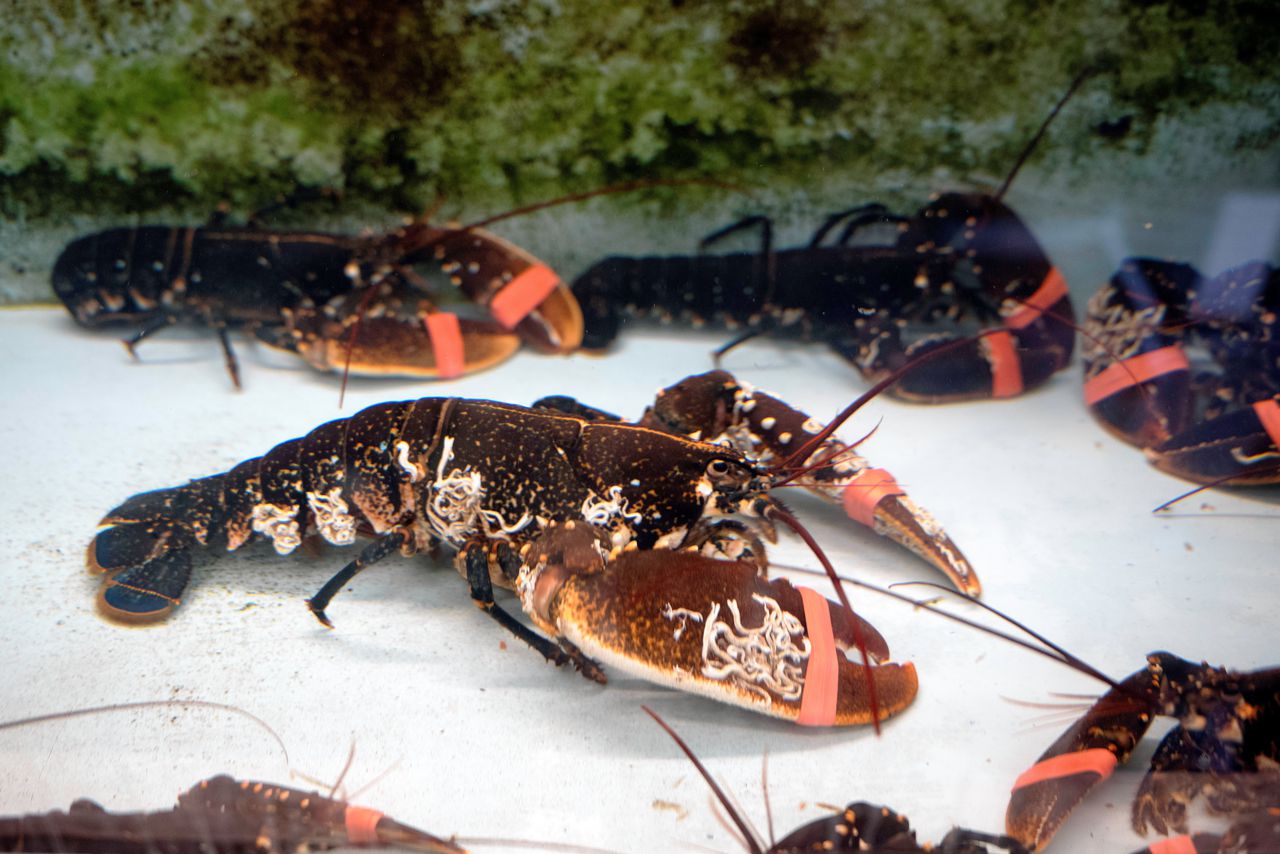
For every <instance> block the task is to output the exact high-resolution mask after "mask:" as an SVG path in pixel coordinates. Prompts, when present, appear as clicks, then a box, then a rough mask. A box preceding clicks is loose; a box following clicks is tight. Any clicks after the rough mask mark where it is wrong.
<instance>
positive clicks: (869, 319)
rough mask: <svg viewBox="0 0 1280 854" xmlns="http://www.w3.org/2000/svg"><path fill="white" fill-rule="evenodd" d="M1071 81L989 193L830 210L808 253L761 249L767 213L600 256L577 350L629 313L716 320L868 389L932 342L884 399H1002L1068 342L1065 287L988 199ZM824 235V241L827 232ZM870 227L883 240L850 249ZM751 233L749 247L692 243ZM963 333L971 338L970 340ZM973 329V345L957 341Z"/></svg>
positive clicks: (585, 283)
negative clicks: (814, 349)
mask: <svg viewBox="0 0 1280 854" xmlns="http://www.w3.org/2000/svg"><path fill="white" fill-rule="evenodd" d="M1092 73H1093V70H1092V69H1089V70H1086V71H1084V72H1082V73H1081V74H1079V75H1078V76H1077V77H1076V78H1075V80H1074V81H1073V82H1072V83H1071V86H1070V87H1069V88H1068V90H1067V92H1066V93H1065V94H1064V95H1063V96H1062V97H1061V99H1060V100H1059V101H1058V102H1057V103H1056V104H1055V105H1054V107H1053V109H1052V110H1051V111H1050V112H1049V115H1048V116H1047V117H1046V118H1045V120H1044V122H1043V123H1042V124H1041V126H1040V128H1039V129H1038V131H1037V132H1036V134H1035V135H1034V136H1033V137H1032V139H1031V140H1030V142H1029V143H1028V144H1027V146H1026V147H1025V148H1024V149H1023V151H1022V153H1021V154H1020V155H1019V157H1018V159H1017V161H1016V162H1015V164H1014V166H1013V168H1012V169H1011V170H1010V172H1009V174H1008V176H1006V178H1005V180H1004V183H1003V184H1002V185H1001V187H1000V189H999V190H998V191H997V193H996V194H995V195H987V194H982V193H945V194H942V195H940V196H937V197H936V198H934V199H932V200H931V201H930V202H929V203H928V204H926V205H925V206H924V207H922V208H921V209H920V210H918V211H916V212H915V213H914V214H912V215H910V216H906V215H902V214H895V213H892V212H890V211H889V210H888V208H886V207H885V206H884V205H881V204H868V205H863V206H860V207H854V208H850V209H848V210H844V211H840V212H838V213H835V214H832V215H831V216H829V217H828V218H827V220H826V221H825V222H824V223H823V224H822V226H821V227H819V228H818V230H817V231H815V232H814V234H813V236H812V237H811V238H810V240H809V243H808V245H807V246H805V247H802V248H792V249H781V250H775V249H774V246H773V225H772V222H771V221H770V220H769V218H768V217H765V216H762V215H755V216H749V217H746V218H744V219H741V220H739V221H738V222H736V223H733V224H731V225H728V226H726V227H724V228H722V229H720V230H719V231H716V232H713V233H712V234H710V235H708V236H707V237H706V238H704V239H703V240H702V241H701V243H700V244H699V250H700V252H699V254H698V255H692V256H690V255H677V256H649V257H640V258H631V257H623V256H611V257H607V258H605V259H603V260H601V261H599V262H597V263H596V264H595V265H593V266H592V267H590V268H588V269H587V270H586V271H585V272H583V273H582V274H581V275H579V276H578V277H577V278H576V279H574V282H573V285H572V288H573V293H574V294H575V295H576V296H577V298H578V301H579V303H580V304H581V306H582V311H583V322H584V330H583V339H582V344H583V346H584V347H586V348H589V349H602V348H605V347H607V346H608V345H609V344H610V343H611V342H612V341H613V340H614V338H616V337H617V334H618V331H619V329H620V327H621V326H622V324H623V322H624V321H625V320H626V319H627V318H629V317H642V316H656V317H657V318H658V319H659V320H663V321H671V320H675V319H680V320H682V321H685V322H687V323H690V324H692V325H694V326H702V325H705V324H707V323H717V324H722V325H724V326H727V327H729V328H731V329H737V328H745V332H743V333H742V334H741V335H739V336H738V337H737V338H735V339H734V340H732V341H730V342H729V343H728V344H726V345H725V346H724V347H722V348H720V350H719V351H718V352H717V356H719V355H723V354H724V353H726V352H728V350H730V349H731V348H733V347H736V346H737V345H738V344H741V343H742V342H744V341H746V340H748V339H750V338H753V337H755V336H758V335H763V334H791V335H798V336H799V337H801V338H805V339H810V340H818V341H824V342H826V343H827V344H828V345H829V346H830V347H831V348H832V349H833V350H834V351H835V352H836V353H837V354H839V355H840V356H841V357H843V358H844V359H846V360H847V361H848V362H850V364H852V365H853V367H854V368H855V369H857V370H858V372H859V373H861V374H862V375H863V376H864V377H865V378H867V379H868V380H869V381H872V382H879V381H881V380H882V379H884V378H885V377H887V376H893V375H895V374H896V373H897V372H898V371H899V369H901V368H902V367H903V366H905V365H908V364H911V363H913V362H914V361H915V360H917V359H918V358H919V357H921V356H924V355H927V354H929V353H931V352H936V351H937V350H939V349H942V348H950V349H952V350H954V353H953V355H952V357H951V358H949V359H946V360H932V361H930V362H929V363H928V364H926V365H921V366H919V367H918V368H916V369H914V370H912V371H910V372H908V373H906V374H905V375H904V376H903V377H902V379H901V380H900V381H899V382H897V383H896V384H894V385H892V386H890V387H889V389H888V391H889V393H890V394H892V395H894V396H896V397H899V398H901V399H903V400H909V401H915V402H920V403H944V402H950V401H957V400H975V399H982V398H1008V397H1015V396H1017V395H1019V394H1021V393H1022V392H1024V391H1026V390H1028V389H1032V388H1035V387H1036V386H1039V385H1041V384H1043V383H1044V382H1046V381H1047V380H1048V379H1049V378H1050V377H1051V376H1052V375H1053V374H1054V373H1056V372H1057V371H1060V370H1062V369H1063V368H1065V367H1066V366H1067V363H1068V362H1069V361H1070V359H1071V352H1072V348H1073V347H1074V344H1075V335H1074V331H1073V327H1074V314H1073V311H1072V307H1071V299H1070V294H1069V292H1068V290H1067V283H1066V280H1065V279H1064V278H1063V276H1062V274H1061V273H1060V272H1059V271H1058V269H1057V268H1056V267H1054V266H1053V264H1052V262H1050V260H1049V258H1048V256H1047V255H1046V254H1045V252H1044V249H1043V248H1041V246H1040V244H1039V242H1038V241H1037V240H1036V238H1035V236H1034V235H1032V233H1031V231H1030V230H1029V229H1028V228H1027V226H1026V225H1025V224H1024V223H1023V222H1022V220H1021V219H1020V218H1019V217H1018V215H1017V214H1015V213H1014V212H1013V210H1012V209H1011V208H1010V207H1009V206H1008V205H1006V204H1005V203H1004V201H1003V198H1004V195H1005V193H1006V191H1007V190H1008V188H1009V186H1010V184H1011V183H1012V182H1013V179H1014V177H1015V176H1016V175H1017V173H1018V171H1019V169H1021V167H1022V164H1023V163H1025V162H1026V160H1027V158H1028V157H1030V155H1031V152H1032V151H1033V150H1034V149H1035V146H1036V145H1037V144H1038V143H1039V141H1040V139H1041V138H1042V137H1043V136H1044V134H1045V132H1046V131H1047V130H1048V127H1049V124H1050V123H1051V122H1052V121H1053V119H1054V118H1055V117H1056V116H1057V115H1058V113H1059V112H1060V111H1061V110H1062V108H1063V106H1065V105H1066V102H1067V101H1068V100H1069V99H1070V98H1071V96H1072V95H1073V94H1074V93H1075V91H1076V89H1077V88H1078V87H1079V86H1080V84H1081V83H1083V82H1084V80H1085V79H1087V77H1088V76H1090V75H1091V74H1092ZM841 223H843V226H842V227H841V228H840V231H839V233H838V234H837V236H836V237H835V239H834V241H833V242H830V243H824V241H825V240H826V238H827V235H828V234H830V233H831V232H833V231H834V230H835V229H836V228H837V227H838V226H841ZM885 226H893V227H896V231H897V233H896V235H895V237H894V238H893V240H891V241H889V242H888V243H887V244H883V243H882V244H876V243H874V242H864V243H861V244H854V245H851V241H853V240H854V238H855V237H856V236H859V235H865V236H868V240H874V239H875V238H874V237H871V236H870V235H871V234H872V232H873V231H874V230H876V229H883V227H885ZM754 227H758V228H759V229H760V250H759V251H758V252H736V253H729V254H725V255H707V254H702V252H701V250H705V249H707V248H708V247H710V246H712V245H713V244H715V243H716V242H717V241H719V240H721V239H722V238H724V237H727V236H728V235H730V234H733V233H736V232H739V231H742V230H744V229H747V228H754ZM975 333H984V334H977V335H975ZM971 336H972V337H971Z"/></svg>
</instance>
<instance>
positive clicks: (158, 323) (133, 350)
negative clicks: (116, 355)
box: [120, 315, 174, 359]
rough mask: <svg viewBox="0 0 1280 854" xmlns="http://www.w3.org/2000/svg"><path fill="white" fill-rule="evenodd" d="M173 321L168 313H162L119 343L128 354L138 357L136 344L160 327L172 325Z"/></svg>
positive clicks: (157, 330)
mask: <svg viewBox="0 0 1280 854" xmlns="http://www.w3.org/2000/svg"><path fill="white" fill-rule="evenodd" d="M173 322H174V321H173V318H172V317H170V316H169V315H162V316H161V317H158V318H156V319H155V320H153V321H152V322H151V323H148V324H147V325H146V326H144V327H142V328H141V329H139V330H138V331H137V332H135V333H134V334H133V335H132V336H131V337H129V338H126V339H124V340H123V341H121V342H120V343H121V344H123V345H124V348H125V349H126V350H128V351H129V355H130V356H132V357H133V358H135V359H136V358H138V351H137V347H138V345H139V344H141V343H142V342H143V341H145V340H146V339H148V338H150V337H151V336H152V335H154V334H156V333H157V332H159V331H160V330H161V329H168V328H169V327H170V326H172V325H173Z"/></svg>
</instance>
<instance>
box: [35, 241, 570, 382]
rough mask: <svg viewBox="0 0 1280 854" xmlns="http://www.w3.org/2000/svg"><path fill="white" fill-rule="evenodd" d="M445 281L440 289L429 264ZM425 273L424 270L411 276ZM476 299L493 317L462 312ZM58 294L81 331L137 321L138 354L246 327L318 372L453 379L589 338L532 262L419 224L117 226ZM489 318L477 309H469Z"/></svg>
mask: <svg viewBox="0 0 1280 854" xmlns="http://www.w3.org/2000/svg"><path fill="white" fill-rule="evenodd" d="M428 264H431V265H436V266H437V267H438V268H439V270H440V271H441V272H442V273H443V275H444V276H446V277H448V279H447V282H445V283H444V284H443V285H442V286H440V285H437V286H435V287H432V286H431V284H432V283H429V282H428V280H427V279H426V278H425V277H424V276H423V275H422V274H421V273H422V265H428ZM415 265H419V266H420V269H419V270H415ZM455 287H456V288H458V289H460V290H461V293H462V295H464V296H465V298H466V299H469V300H471V301H472V302H474V303H477V304H479V305H480V306H483V307H484V308H485V309H487V312H485V313H487V316H476V317H467V316H460V315H459V314H458V313H456V312H458V311H464V309H463V308H462V307H460V306H459V305H458V303H459V302H461V300H460V299H459V298H458V297H457V296H456V295H455V294H454V293H453V291H454V288H455ZM53 289H54V291H55V293H57V295H58V297H59V298H60V299H61V300H62V301H63V303H65V304H66V306H67V309H68V310H69V311H70V312H71V316H72V317H74V318H75V320H76V322H77V323H79V324H81V325H82V326H89V327H98V326H106V325H133V326H135V327H138V332H137V333H136V334H135V335H134V336H133V337H132V338H130V339H128V340H127V341H126V342H125V345H126V346H127V347H128V348H129V351H130V352H131V353H132V352H133V350H134V347H135V346H136V345H137V344H138V343H139V342H140V341H142V340H143V339H144V338H146V337H147V336H149V335H152V334H153V333H156V332H158V331H160V330H162V329H164V328H166V327H168V326H171V325H174V324H179V323H187V324H195V325H200V326H207V327H209V328H212V329H214V330H216V332H217V333H218V337H219V339H220V341H221V343H222V347H223V352H224V354H225V356H226V362H227V370H228V372H229V373H230V375H231V379H232V381H233V382H234V383H235V384H236V385H237V386H239V385H240V373H239V368H238V366H237V362H236V358H235V354H234V352H233V351H232V349H231V342H230V339H229V337H228V331H229V330H244V331H246V332H250V333H252V334H253V335H254V336H256V337H257V338H258V339H259V340H260V341H263V342H265V343H266V344H269V345H270V346H272V347H277V348H280V349H283V350H287V351H289V352H292V353H296V354H298V355H300V356H302V357H303V358H304V359H306V361H307V362H308V363H309V364H311V365H312V366H313V367H315V368H317V369H319V370H342V369H343V368H344V366H348V365H349V368H350V372H351V373H353V374H356V375H368V376H378V375H388V374H391V375H405V376H424V377H440V378H448V377H455V376H458V375H460V374H462V373H464V372H466V371H474V370H480V369H483V368H487V367H490V366H492V365H494V364H497V363H498V362H500V361H502V360H503V359H505V358H507V357H508V356H510V355H511V354H512V353H514V352H515V350H516V349H517V348H518V347H519V346H520V342H521V341H523V342H524V343H526V344H528V345H530V346H532V347H534V348H536V349H538V350H541V351H543V352H550V353H566V352H569V351H571V350H574V349H576V348H577V346H578V344H579V343H580V342H581V340H582V316H581V313H580V312H579V310H578V304H577V301H576V300H575V299H574V298H573V295H572V294H571V293H570V292H569V289H568V288H567V287H566V286H565V285H564V284H563V283H562V282H561V281H560V279H559V277H558V276H557V275H556V274H555V273H554V272H553V271H552V270H551V269H550V268H549V267H547V266H546V265H545V264H543V263H542V262H540V261H538V259H536V258H534V257H533V256H532V255H530V254H529V253H528V252H525V251H524V250H523V249H520V248H519V247H517V246H514V245H513V244H511V243H508V242H506V241H505V240H502V239H501V238H499V237H497V236H496V235H493V234H490V233H488V232H486V231H483V230H482V229H479V228H473V227H461V226H460V227H444V226H434V225H431V224H429V223H426V222H415V223H413V224H411V225H408V226H405V227H403V228H399V229H396V230H395V231H392V232H390V233H388V234H380V235H372V236H350V235H343V234H324V233H319V232H309V231H301V232H299V231H266V230H262V229H257V228H232V227H223V226H217V225H211V226H208V227H203V228H180V227H172V226H142V227H139V228H115V229H109V230H107V231H102V232H98V233H96V234H90V235H88V236H85V237H81V238H79V239H77V240H74V241H72V242H71V243H70V244H69V245H68V246H67V247H66V249H64V250H63V251H62V254H61V255H60V256H59V257H58V260H57V262H56V263H55V264H54V268H53ZM471 313H472V314H481V312H471Z"/></svg>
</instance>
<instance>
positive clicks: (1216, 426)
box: [1083, 258, 1280, 485]
mask: <svg viewBox="0 0 1280 854" xmlns="http://www.w3.org/2000/svg"><path fill="white" fill-rule="evenodd" d="M1278 315H1280V270H1278V269H1277V268H1275V267H1272V266H1270V265H1269V264H1266V263H1263V262H1257V261H1255V262H1251V263H1248V264H1243V265H1241V266H1239V267H1235V268H1233V269H1230V270H1227V271H1225V272H1223V273H1220V274H1219V275H1217V276H1214V277H1213V278H1206V277H1205V276H1202V275H1201V274H1200V273H1199V272H1197V271H1196V270H1195V269H1194V268H1193V267H1191V266H1190V265H1187V264H1181V263H1175V262H1171V261H1159V260H1155V259H1151V258H1129V259H1127V260H1126V261H1125V262H1124V263H1123V264H1122V265H1121V267H1120V269H1119V270H1118V271H1117V272H1116V273H1115V275H1113V276H1112V277H1111V280H1110V281H1109V282H1108V283H1107V284H1106V285H1104V286H1103V287H1102V288H1101V289H1100V290H1099V291H1098V292H1097V293H1096V294H1094V295H1093V297H1092V298H1091V299H1090V300H1089V305H1088V310H1087V315H1086V318H1085V322H1084V329H1085V331H1086V332H1087V333H1088V336H1087V339H1086V342H1085V344H1084V345H1083V353H1084V370H1085V392H1084V394H1085V402H1086V403H1087V404H1088V406H1089V409H1090V411H1092V412H1093V414H1094V416H1095V417H1096V418H1097V419H1098V420H1099V421H1100V422H1101V423H1102V425H1103V426H1104V427H1105V428H1107V430H1109V431H1110V432H1111V433H1113V434H1115V435H1116V436H1118V437H1119V438H1121V439H1123V440H1124V441H1126V442H1129V443H1130V444H1133V445H1137V446H1138V447H1140V448H1143V449H1145V451H1146V453H1147V457H1148V459H1149V460H1150V461H1151V463H1152V464H1153V465H1154V466H1156V468H1158V469H1160V470H1161V471H1164V472H1167V473H1169V474H1172V475H1174V476H1176V477H1181V478H1185V479H1187V480H1191V481H1195V482H1197V483H1205V484H1217V483H1226V484H1229V485H1256V484H1267V483H1280V320H1278V319H1277V317H1278Z"/></svg>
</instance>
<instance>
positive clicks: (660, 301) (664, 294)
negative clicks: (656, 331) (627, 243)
mask: <svg viewBox="0 0 1280 854" xmlns="http://www.w3.org/2000/svg"><path fill="white" fill-rule="evenodd" d="M767 263H768V261H767V259H766V258H765V257H764V256H762V255H760V254H759V253H745V252H744V253H735V254H731V255H714V256H713V255H706V256H702V255H673V256H648V257H641V258H627V257H622V256H610V257H608V258H605V259H603V260H601V261H599V262H597V263H596V264H594V265H592V266H591V267H590V268H589V269H588V270H587V271H586V272H584V273H582V274H581V275H580V276H578V278H576V279H574V281H573V293H574V295H575V296H576V297H577V298H578V302H579V304H580V305H581V306H582V315H583V326H584V332H583V336H582V346H583V347H584V348H587V349H603V348H605V347H607V346H609V344H611V343H612V342H613V340H614V339H615V338H616V337H617V336H618V330H619V329H620V327H621V326H622V323H623V321H624V319H625V318H628V317H647V316H652V317H654V318H656V319H659V320H669V319H672V318H682V319H687V320H689V321H690V322H692V323H693V324H694V325H695V326H696V325H698V324H700V323H702V322H704V321H717V320H726V319H728V320H733V321H737V322H747V319H748V318H750V317H752V316H753V315H757V313H758V312H759V311H760V310H761V309H762V308H763V306H764V304H765V302H766V297H767V294H766V282H767V281H768V276H767V270H766V267H767Z"/></svg>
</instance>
